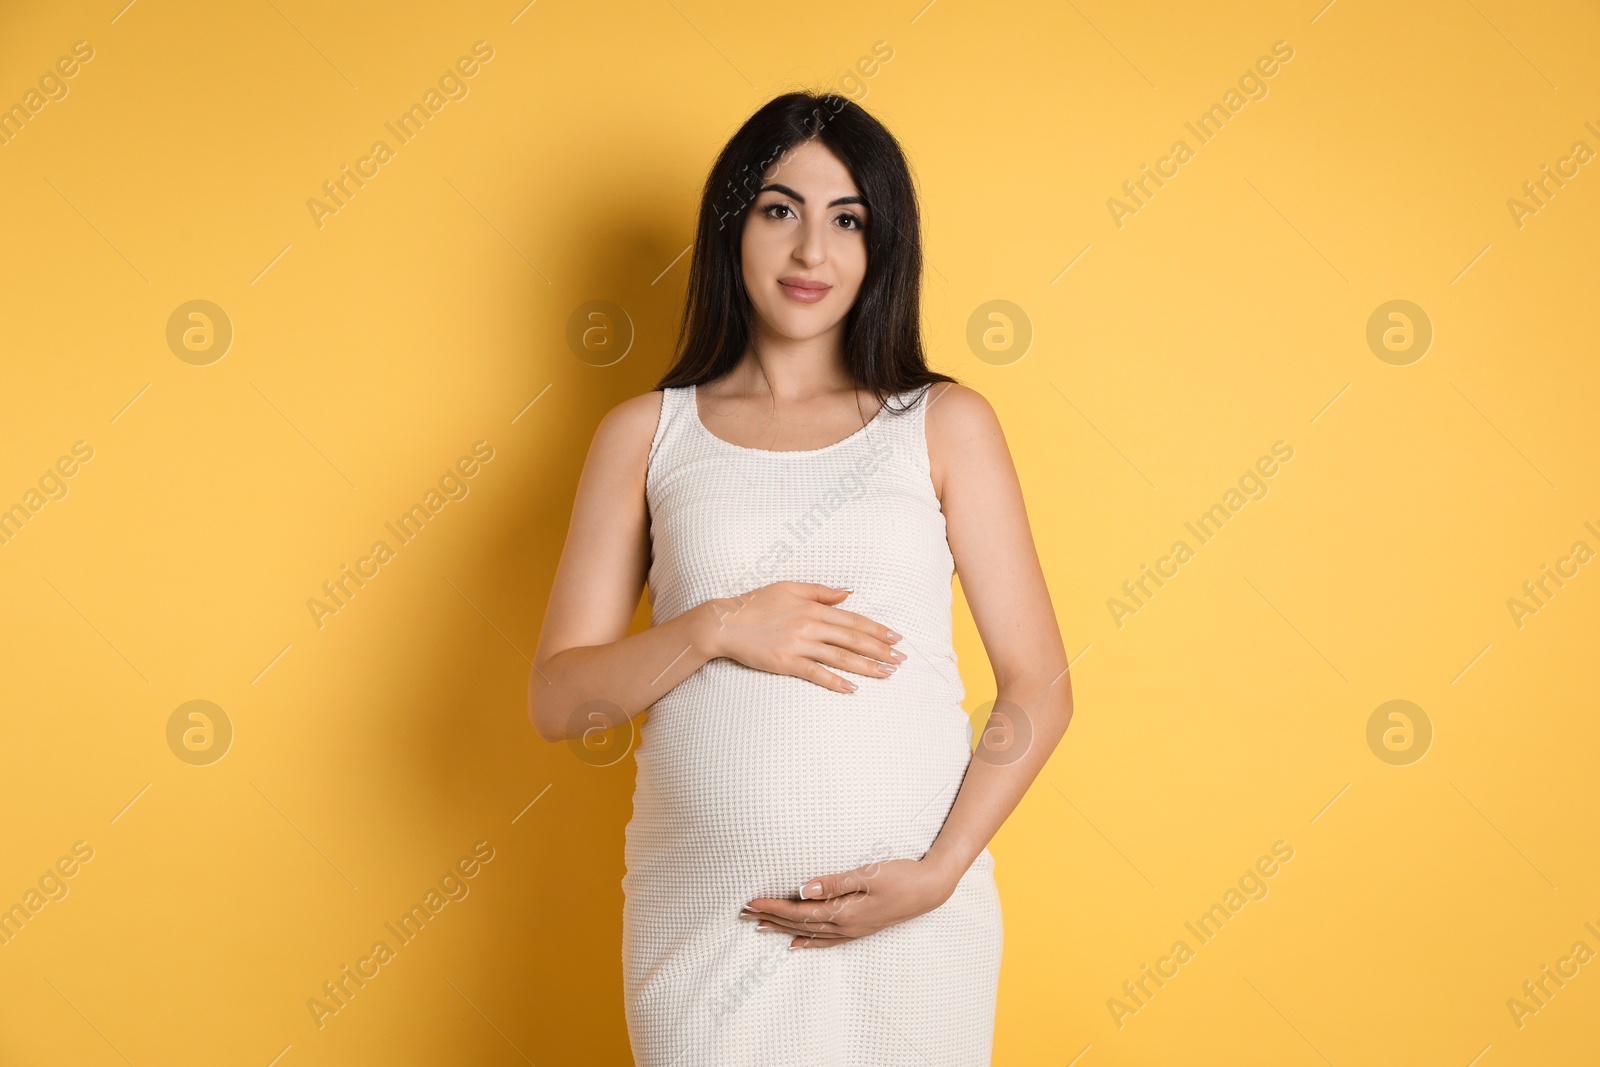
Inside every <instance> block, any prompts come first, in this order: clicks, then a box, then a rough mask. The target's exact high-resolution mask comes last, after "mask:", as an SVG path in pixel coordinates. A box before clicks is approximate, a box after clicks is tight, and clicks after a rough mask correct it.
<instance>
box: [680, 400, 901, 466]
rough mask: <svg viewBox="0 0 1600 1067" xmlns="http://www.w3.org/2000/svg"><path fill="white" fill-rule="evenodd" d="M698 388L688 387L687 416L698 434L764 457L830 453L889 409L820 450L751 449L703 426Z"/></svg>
mask: <svg viewBox="0 0 1600 1067" xmlns="http://www.w3.org/2000/svg"><path fill="white" fill-rule="evenodd" d="M699 388H700V387H699V386H698V385H690V386H689V414H690V415H692V416H693V417H694V424H695V425H696V426H698V427H700V432H701V433H703V434H705V435H706V436H707V437H709V438H711V439H712V440H713V441H715V442H717V443H718V444H720V445H724V446H726V447H728V448H732V449H737V450H738V451H740V452H759V453H760V454H762V455H764V456H814V455H816V454H817V453H819V452H831V451H833V450H834V449H835V448H838V447H839V446H840V445H847V444H849V443H850V442H851V441H854V440H855V439H856V438H858V437H860V436H862V435H863V434H865V433H866V432H867V431H868V430H870V429H872V427H873V425H874V424H875V423H877V421H878V419H879V418H881V417H882V416H883V413H884V412H885V411H887V410H888V408H889V405H888V404H887V403H885V404H883V405H882V406H880V407H879V408H878V411H877V413H876V414H874V415H873V416H872V418H870V419H868V420H867V421H866V422H865V423H864V424H863V425H862V426H861V428H860V429H858V430H856V431H855V432H853V433H851V434H850V435H849V436H848V437H841V438H840V439H839V440H837V441H835V442H833V444H831V445H823V446H822V447H821V448H751V447H750V446H749V445H736V444H734V443H733V442H732V441H728V440H725V439H723V438H721V437H718V436H717V435H716V434H714V433H712V432H711V427H709V426H707V425H706V424H705V420H704V419H702V418H701V417H700V402H699V400H697V399H696V397H697V396H698V395H699Z"/></svg>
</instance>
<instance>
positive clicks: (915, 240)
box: [529, 93, 1072, 1067]
mask: <svg viewBox="0 0 1600 1067" xmlns="http://www.w3.org/2000/svg"><path fill="white" fill-rule="evenodd" d="M919 242H920V227H919V223H918V212H917V205H916V199H915V191H914V188H913V185H912V181H911V175H910V172H909V169H908V167H907V165H906V161H905V157H904V155H903V154H902V153H901V150H900V147H899V145H898V144H897V143H896V142H895V140H894V138H893V137H892V136H891V135H890V134H889V132H888V131H887V130H886V129H884V127H883V126H882V125H881V124H879V123H878V121H877V120H876V119H874V118H873V117H872V116H870V115H869V114H868V113H867V112H866V111H864V110H863V109H862V108H861V107H860V106H859V105H857V104H855V103H853V102H851V101H849V100H846V99H845V98H843V97H840V96H836V95H833V94H821V95H813V94H809V93H790V94H786V95H783V96H780V97H778V98H777V99H775V100H773V101H771V102H770V103H768V104H767V105H766V106H764V107H763V108H761V110H760V111H758V112H757V113H756V114H755V115H753V116H752V117H751V118H750V119H749V121H748V122H746V123H745V125H744V126H743V127H742V128H741V129H740V130H739V131H738V132H737V133H736V134H735V135H734V136H733V138H732V139H731V140H730V141H729V142H728V144H727V146H726V147H725V148H724V149H723V152H722V154H721V155H720V156H719V157H718V159H717V161H716V163H715V164H714V166H713V168H712V170H711V174H710V176H709V178H708V180H707V182H706V184H705V188H704V193H703V197H702V201H701V205H700V216H699V225H698V230H697V233H696V236H695V244H694V255H693V259H692V261H691V267H690V278H689V288H688V297H687V303H686V306H685V312H684V320H683V330H682V333H681V336H680V340H679V353H678V355H677V358H676V360H675V362H674V364H673V366H672V368H671V369H670V370H669V371H668V373H667V374H666V376H665V377H664V378H663V379H662V380H661V382H660V384H659V388H658V389H657V390H656V391H654V392H650V393H647V394H644V395H642V396H638V397H634V398H633V399H630V400H627V401H625V402H623V403H622V404H619V405H618V406H617V407H615V408H614V409H613V410H612V411H610V412H609V413H608V414H607V415H606V416H605V418H604V419H602V420H601V423H600V425H599V428H598V429H597V430H596V432H595V435H594V440H593V442H592V444H591V446H590V451H589V456H588V459H587V461H586V463H585V465H584V468H583V473H582V476H581V478H580V480H579V485H578V491H577V499H576V501H575V504H574V508H573V515H572V522H571V527H570V530H569V532H568V536H567V542H566V547H565V549H564V551H563V553H562V556H561V562H560V564H559V566H558V567H557V570H556V576H555V582H554V586H553V588H552V591H551V595H550V605H549V609H548V611H547V613H546V616H545V619H544V625H543V629H542V632H541V634H540V638H539V647H538V650H537V651H536V652H535V656H534V663H535V666H534V670H533V672H532V674H531V676H530V679H529V714H530V716H531V718H532V720H533V723H534V725H535V727H536V728H537V730H538V732H539V734H540V736H542V737H544V738H545V739H547V740H550V741H558V740H565V739H572V738H579V737H589V736H593V734H594V733H598V732H601V731H604V730H606V729H608V728H610V727H614V726H618V725H621V724H624V723H626V721H627V720H628V719H630V718H632V717H633V716H635V715H638V714H640V713H642V712H644V711H647V710H648V712H649V716H648V719H647V720H646V721H645V723H644V725H643V727H642V728H641V730H640V741H639V747H638V750H637V753H636V758H637V763H638V779H637V784H636V786H635V790H634V796H633V818H632V820H631V821H630V822H629V823H628V827H627V840H626V847H625V857H626V861H627V873H626V875H625V877H624V878H623V880H622V888H623V892H624V898H625V904H624V908H623V915H622V964H623V991H624V997H625V1010H626V1017H627V1023H628V1030H629V1036H630V1039H631V1042H632V1047H633V1054H634V1058H635V1061H636V1063H637V1064H638V1065H639V1067H724V1065H726V1067H734V1065H737V1067H751V1065H761V1067H889V1065H896V1067H899V1065H904V1067H926V1065H929V1064H940V1065H945V1067H978V1065H985V1064H988V1063H989V1062H990V1057H991V1050H992V1047H993V1035H994V1017H995V1002H996V991H997V983H998V978H999V970H1000V956H1001V940H1002V936H1001V916H1000V900H999V894H998V892H997V890H996V886H995V881H994V875H993V868H994V860H993V858H992V857H991V856H990V854H989V850H988V847H987V846H988V843H989V841H990V839H991V838H992V837H993V836H994V833H995V831H996V830H997V829H998V828H999V827H1000V825H1001V823H1002V822H1003V821H1004V820H1005V818H1006V817H1007V816H1008V815H1009V814H1010V813H1011V811H1012V810H1013V809H1014V808H1015V807H1016V805H1017V803H1018V801H1020V800H1021V798H1022V796H1023V794H1024V793H1025V792H1026V791H1027V789H1028V786H1029V784H1030V783H1031V782H1032V781H1033V779H1034V777H1035V776H1036V775H1037V774H1038V772H1039V769H1040V768H1041V767H1042V766H1043V764H1044V762H1045V761H1046V760H1047V759H1048V758H1049V756H1050V753H1051V751H1052V750H1053V749H1054V748H1055V746H1056V743H1057V742H1058V741H1059V740H1060V739H1061V737H1062V735H1063V733H1064V732H1065V731H1066V729H1067V724H1068V722H1069V721H1070V719H1071V715H1072V696H1071V681H1070V678H1069V677H1068V674H1067V660H1066V654H1065V651H1064V649H1063V647H1062V641H1061V635H1060V632H1059V630H1058V628H1057V626H1056V621H1055V616H1054V613H1053V611H1052V609H1051V605H1050V599H1049V594H1048V592H1047V591H1046V588H1045V583H1044V576H1043V573H1042V570H1041V568H1040V565H1039V561H1038V556H1037V553H1036V552H1035V549H1034V544H1033V540H1032V536H1031V534H1030V533H1029V529H1028V521H1027V515H1026V511H1025V509H1024V506H1023V501H1022V493H1021V489H1020V486H1019V484H1018V479H1017V475H1016V473H1015V470H1014V468H1013V466H1012V463H1011V458H1010V454H1009V452H1008V450H1007V448H1006V444H1005V439H1004V436H1003V435H1002V433H1001V430H1000V425H999V422H998V420H997V419H996V417H995V414H994V412H993V410H992V409H991V408H990V406H989V404H988V403H987V402H986V401H985V400H984V399H983V398H982V397H981V396H980V395H979V394H978V393H976V392H975V391H973V390H971V389H968V388H966V387H965V386H962V385H959V384H957V383H956V382H955V379H953V378H951V377H949V376H947V375H943V374H939V373H936V372H934V371H930V370H929V369H928V368H927V366H926V363H925V361H924V356H923V350H922V341H921V335H920V330H919V321H920V307H919V299H920V298H919V292H920V289H919V286H920V275H921V269H922V256H921V248H920V244H919ZM957 572H959V573H960V575H961V579H962V591H963V593H964V594H965V596H966V598H967V601H968V603H969V605H970V606H971V609H972V614H973V618H974V620H975V621H976V623H977V627H978V631H979V635H980V636H981V638H982V640H983V644H984V648H985V650H986V651H987V653H988V655H989V659H990V661H991V663H992V665H993V668H994V675H995V679H996V682H997V687H998V696H997V699H996V701H995V707H994V710H993V712H992V713H991V714H990V717H989V719H988V724H987V726H986V728H985V730H984V731H983V735H982V740H981V743H980V744H979V745H978V746H977V750H976V752H974V749H973V730H972V726H971V724H970V721H969V719H968V715H967V712H966V711H965V710H964V709H963V707H962V704H961V701H962V699H963V698H964V697H965V695H966V691H965V689H964V687H963V685H962V681H961V676H960V673H959V672H958V670H957V664H956V655H955V652H954V651H953V648H952V635H951V606H952V588H951V586H952V579H953V575H954V574H955V573H957ZM642 588H647V589H648V591H649V597H650V604H651V626H650V628H649V629H647V630H644V631H643V632H640V633H637V634H633V635H631V636H629V635H628V634H627V631H628V628H629V623H630V621H631V619H632V616H633V614H634V609H635V607H636V606H637V604H638V599H639V594H640V591H641V589H642ZM625 733H626V728H625V729H624V730H623V731H618V734H625Z"/></svg>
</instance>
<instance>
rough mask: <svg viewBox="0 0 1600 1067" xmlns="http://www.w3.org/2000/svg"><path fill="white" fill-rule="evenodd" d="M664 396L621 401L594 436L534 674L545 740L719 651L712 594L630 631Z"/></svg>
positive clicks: (652, 690)
mask: <svg viewBox="0 0 1600 1067" xmlns="http://www.w3.org/2000/svg"><path fill="white" fill-rule="evenodd" d="M661 402H662V394H661V393H660V392H652V393H645V394H643V395H642V396H636V397H633V398H631V399H628V400H625V401H623V402H622V403H621V404H618V405H617V406H616V407H614V408H612V409H611V410H610V411H609V412H607V413H606V416H605V418H603V419H601V420H600V425H599V426H598V427H596V429H595V432H594V439H593V441H592V442H591V443H590V445H589V456H588V458H587V459H586V460H585V461H584V465H583V473H582V474H581V475H580V476H579V479H578V490H577V494H576V497H575V499H574V501H573V506H572V522H571V525H570V526H569V527H568V529H567V542H566V545H565V547H564V548H563V549H562V551H561V561H560V563H558V564H557V565H556V576H555V582H554V584H553V585H552V586H551V589H550V603H549V607H548V608H547V609H546V610H545V616H544V625H543V626H542V627H541V628H540V630H539V645H538V647H537V648H536V649H535V650H534V654H533V670H532V671H530V672H529V675H528V717H529V719H531V720H532V721H533V726H534V729H535V730H537V731H538V733H539V736H540V737H542V738H544V739H545V740H546V741H563V740H566V739H568V738H572V737H579V736H582V734H583V733H584V731H585V730H587V729H590V728H593V727H601V728H607V727H611V726H616V725H619V724H620V723H621V722H622V721H624V719H631V718H633V717H634V716H635V715H637V714H639V713H640V712H641V711H643V710H645V709H646V708H648V707H649V706H650V705H651V704H653V703H655V702H656V701H657V700H659V699H660V698H661V696H662V695H663V694H664V693H666V692H668V691H669V690H670V689H672V687H673V686H675V685H677V684H678V683H679V682H681V681H683V680H684V679H685V678H687V677H689V675H691V674H693V673H694V672H695V671H697V670H699V669H700V667H701V666H702V665H703V664H705V662H706V661H707V660H709V659H712V658H714V655H713V650H712V648H711V643H712V639H713V638H714V637H715V635H716V629H717V620H716V616H715V611H716V608H715V606H714V602H713V601H707V602H706V603H704V604H701V605H699V606H698V607H695V608H691V609H690V610H688V611H686V612H684V613H683V614H682V615H679V616H678V617H677V618H674V619H671V620H669V621H667V622H664V623H662V624H661V625H660V626H652V627H651V628H649V629H647V630H644V631H641V632H640V633H636V634H633V635H631V636H628V625H629V623H630V622H631V621H632V620H633V615H634V612H635V611H636V610H637V609H638V606H639V595H640V593H641V592H642V591H643V589H644V584H645V579H646V577H647V571H648V568H649V563H650V518H649V514H648V512H647V509H646V506H645V496H644V479H645V471H646V465H647V462H648V459H649V452H650V442H651V441H652V440H653V439H654V437H655V430H656V425H657V422H658V420H659V418H660V414H661ZM593 701H604V702H605V703H603V704H592V703H591V702H593ZM610 705H614V707H611V706H610ZM596 711H598V712H599V713H600V715H599V717H598V718H596V717H595V716H594V715H593V714H592V713H593V712H596Z"/></svg>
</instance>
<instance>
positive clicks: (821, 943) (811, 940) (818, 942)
mask: <svg viewBox="0 0 1600 1067" xmlns="http://www.w3.org/2000/svg"><path fill="white" fill-rule="evenodd" d="M855 940H856V938H853V937H822V936H817V937H797V938H795V939H794V940H793V941H791V942H789V947H790V948H829V947H831V946H833V945H842V944H844V943H845V942H846V941H855Z"/></svg>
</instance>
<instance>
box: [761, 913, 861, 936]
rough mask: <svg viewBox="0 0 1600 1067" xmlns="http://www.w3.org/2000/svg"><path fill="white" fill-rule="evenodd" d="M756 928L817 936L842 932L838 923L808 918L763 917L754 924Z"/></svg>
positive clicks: (765, 930) (764, 930)
mask: <svg viewBox="0 0 1600 1067" xmlns="http://www.w3.org/2000/svg"><path fill="white" fill-rule="evenodd" d="M756 929H757V930H760V931H762V932H763V933H766V932H768V931H774V930H775V931H779V932H781V933H787V934H805V935H807V936H810V935H813V934H815V935H816V936H818V937H821V936H824V935H830V934H832V935H837V934H841V933H843V932H844V930H843V928H842V927H841V926H840V925H839V924H838V923H833V922H825V921H821V920H809V919H785V918H782V917H778V918H772V917H768V918H765V919H763V920H761V921H760V922H759V923H757V924H756Z"/></svg>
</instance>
